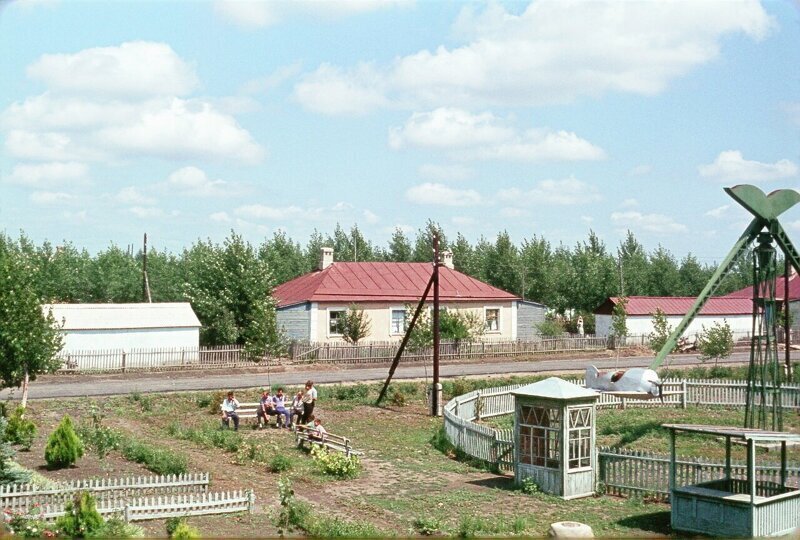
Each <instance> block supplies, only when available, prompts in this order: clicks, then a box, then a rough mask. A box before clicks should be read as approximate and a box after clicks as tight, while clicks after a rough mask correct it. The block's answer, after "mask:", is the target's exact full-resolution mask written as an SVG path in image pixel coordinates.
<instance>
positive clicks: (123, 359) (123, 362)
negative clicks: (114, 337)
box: [122, 351, 126, 373]
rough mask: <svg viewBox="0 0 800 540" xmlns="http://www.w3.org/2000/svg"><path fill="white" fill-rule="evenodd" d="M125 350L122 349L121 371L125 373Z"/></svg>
mask: <svg viewBox="0 0 800 540" xmlns="http://www.w3.org/2000/svg"><path fill="white" fill-rule="evenodd" d="M125 356H126V354H125V351H122V372H123V373H125Z"/></svg>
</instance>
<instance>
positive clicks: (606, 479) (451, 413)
mask: <svg viewBox="0 0 800 540" xmlns="http://www.w3.org/2000/svg"><path fill="white" fill-rule="evenodd" d="M570 382H574V383H575V384H579V385H583V384H584V381H583V380H572V381H570ZM663 382H664V386H663V388H664V392H665V393H668V394H669V395H667V396H666V397H665V398H664V400H663V401H662V400H660V399H652V400H637V399H630V398H620V397H617V396H612V395H610V394H602V395H601V396H600V398H599V399H598V400H597V407H598V408H600V409H602V408H626V407H637V408H639V407H682V408H686V407H687V406H688V405H689V404H692V405H715V406H727V407H743V406H744V405H745V399H746V394H747V384H746V383H745V382H743V381H741V382H740V381H725V380H719V379H666V380H664V381H663ZM522 386H525V385H524V384H515V385H510V386H502V387H497V388H488V389H484V390H474V391H472V392H468V393H466V394H463V395H461V396H456V397H455V398H453V399H451V400H450V401H448V402H447V403H446V404H445V406H444V429H445V433H446V435H447V439H448V440H449V441H450V442H451V443H452V444H453V445H454V446H455V447H456V448H458V449H459V450H461V451H462V452H464V453H465V454H467V455H469V456H472V457H474V458H477V459H480V460H483V461H486V462H488V463H491V464H493V465H495V466H497V467H498V468H499V469H502V470H509V471H510V470H513V469H514V460H513V457H514V430H513V429H493V428H491V427H489V426H487V425H485V424H480V423H476V421H478V422H479V421H480V420H482V419H486V418H491V417H494V416H502V415H507V414H512V413H513V412H514V397H513V395H512V394H511V392H513V391H514V390H516V389H518V388H521V387H522ZM781 392H782V393H781V399H782V406H783V408H784V409H786V410H789V411H794V412H800V386H796V385H791V386H783V387H782V388H781ZM771 399H772V397H771V394H770V393H767V402H768V403H771ZM665 461H666V462H667V463H668V462H669V456H657V455H650V454H647V455H645V454H637V453H635V452H634V453H631V452H630V451H629V450H625V449H612V448H606V449H603V450H602V451H600V452H599V453H598V470H599V478H598V480H599V481H600V482H603V483H604V484H605V485H606V486H609V488H610V489H611V490H612V492H615V493H627V494H630V493H634V492H648V493H652V494H654V495H655V496H657V497H666V495H667V492H666V488H665V487H664V486H665V485H666V484H665V482H667V480H666V479H668V477H669V469H668V468H667V469H664V467H663V463H664V462H665ZM684 461H685V463H686V467H689V465H691V470H692V471H694V472H693V473H692V474H695V475H696V476H695V477H698V478H702V477H703V476H702V475H704V474H710V473H711V472H713V471H716V470H717V469H718V468H719V467H724V464H720V463H711V462H702V461H697V462H690V461H687V460H685V459H684ZM609 464H610V465H609ZM606 465H608V466H606ZM776 467H778V465H765V466H764V467H762V469H763V471H765V472H764V473H763V474H765V475H768V474H773V475H774V471H775V470H776ZM687 470H688V469H687ZM665 471H666V472H665ZM686 474H687V475H688V474H689V473H688V472H687V473H686ZM789 474H790V475H791V477H792V478H800V466H797V467H795V466H793V468H791V469H790V473H789ZM697 475H699V476H697ZM687 477H688V476H687ZM692 478H694V477H692Z"/></svg>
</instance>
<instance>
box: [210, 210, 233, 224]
mask: <svg viewBox="0 0 800 540" xmlns="http://www.w3.org/2000/svg"><path fill="white" fill-rule="evenodd" d="M208 218H209V219H210V220H211V221H216V222H217V223H230V221H231V217H230V216H229V215H228V213H227V212H214V213H213V214H211V215H210V216H208Z"/></svg>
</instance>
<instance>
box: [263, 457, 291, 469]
mask: <svg viewBox="0 0 800 540" xmlns="http://www.w3.org/2000/svg"><path fill="white" fill-rule="evenodd" d="M291 468H292V460H291V459H289V458H288V457H287V456H285V455H283V454H275V455H274V456H272V459H270V460H269V470H270V471H271V472H274V473H279V472H283V471H288V470H289V469H291Z"/></svg>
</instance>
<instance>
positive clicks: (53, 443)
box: [44, 415, 83, 469]
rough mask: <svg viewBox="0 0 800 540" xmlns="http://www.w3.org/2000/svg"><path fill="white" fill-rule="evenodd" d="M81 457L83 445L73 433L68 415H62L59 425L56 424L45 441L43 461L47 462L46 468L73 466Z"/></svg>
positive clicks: (73, 429)
mask: <svg viewBox="0 0 800 540" xmlns="http://www.w3.org/2000/svg"><path fill="white" fill-rule="evenodd" d="M82 457H83V443H82V442H81V440H80V438H79V437H78V434H77V433H75V427H74V426H73V424H72V419H71V418H70V417H69V416H68V415H64V417H63V418H62V419H61V423H59V424H58V427H57V428H56V429H55V431H53V433H51V434H50V437H49V438H48V439H47V446H45V449H44V460H45V461H46V462H47V465H48V467H50V468H52V469H62V468H64V467H69V466H70V465H73V464H74V463H75V462H76V461H78V460H79V459H80V458H82Z"/></svg>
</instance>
